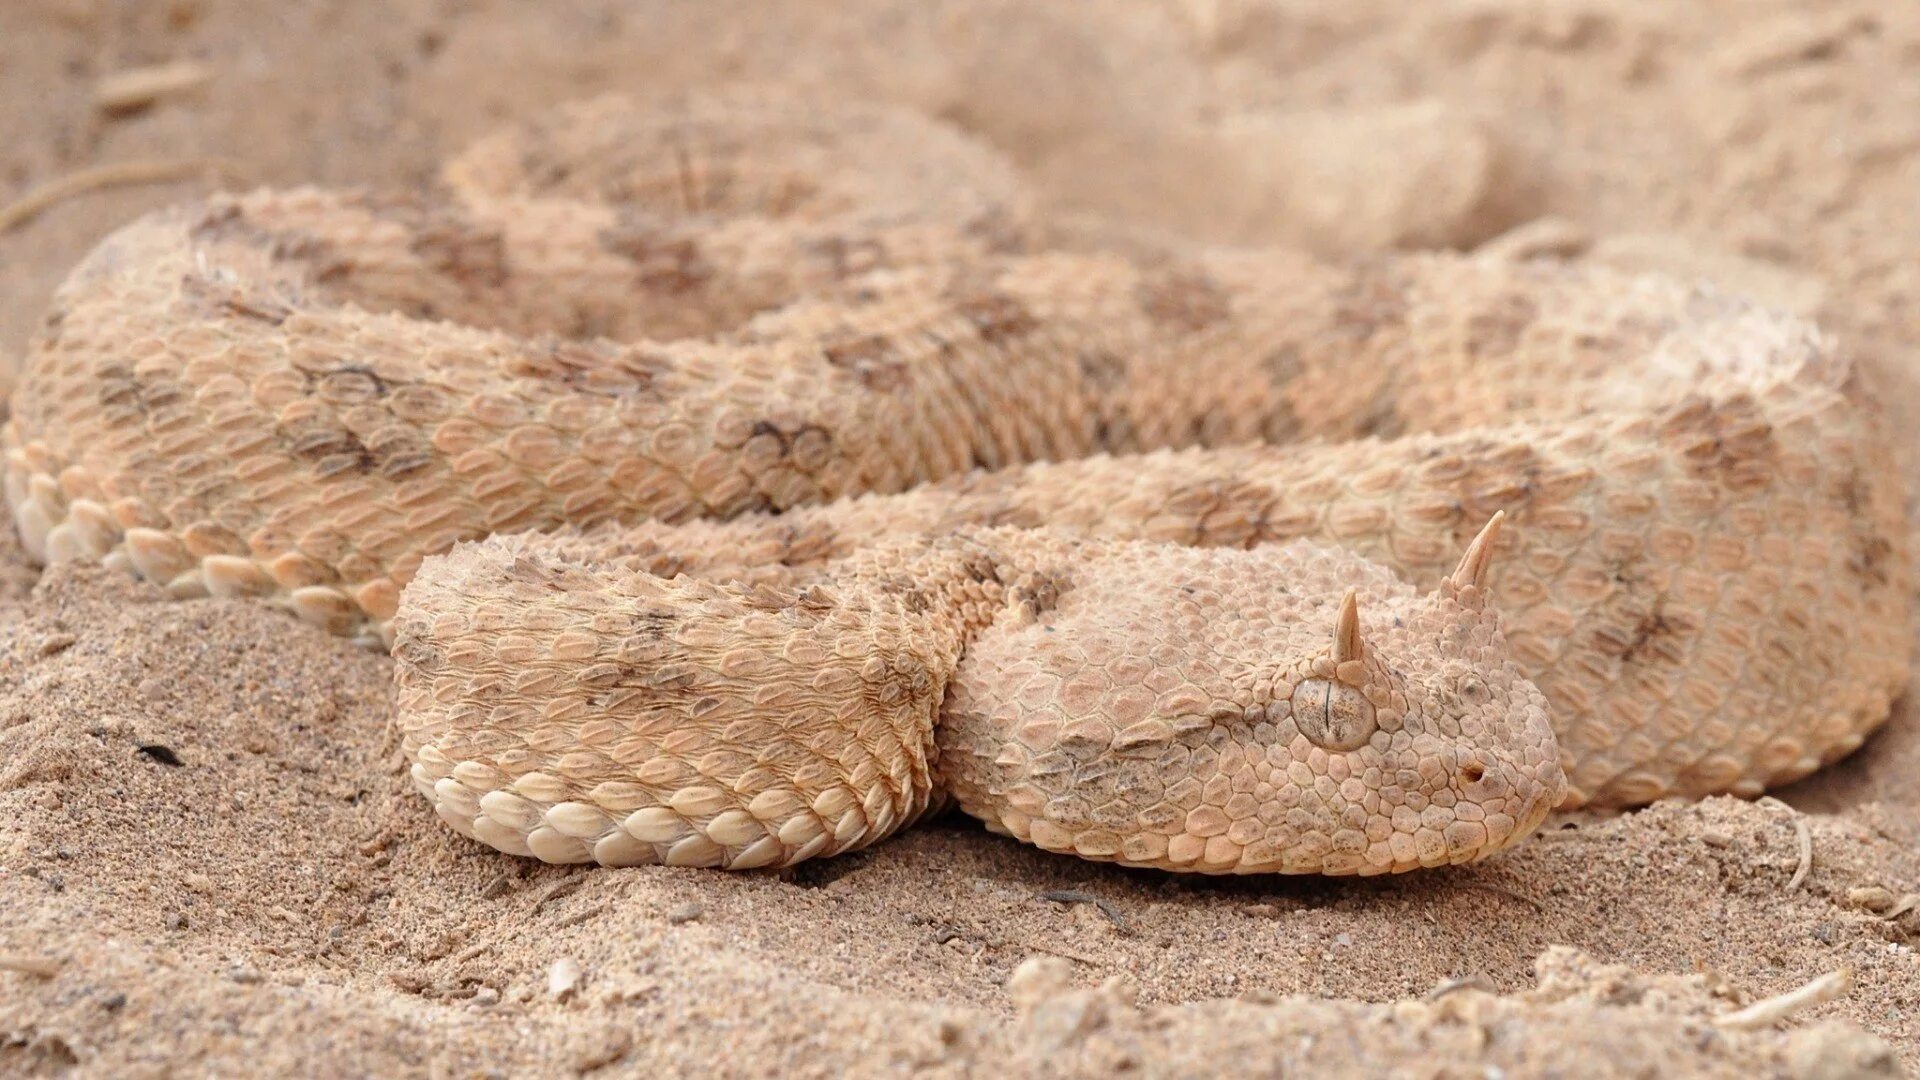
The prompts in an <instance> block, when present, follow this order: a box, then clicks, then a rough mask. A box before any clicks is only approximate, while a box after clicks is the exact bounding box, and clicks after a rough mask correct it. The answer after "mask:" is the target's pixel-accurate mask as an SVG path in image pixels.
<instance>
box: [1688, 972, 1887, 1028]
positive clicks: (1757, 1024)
mask: <svg viewBox="0 0 1920 1080" xmlns="http://www.w3.org/2000/svg"><path fill="white" fill-rule="evenodd" d="M1852 989H1853V969H1852V968H1850V967H1843V968H1841V969H1840V970H1838V971H1829V972H1827V973H1826V974H1825V975H1822V976H1820V977H1819V978H1817V979H1815V980H1813V981H1812V982H1810V983H1808V984H1806V985H1805V986H1802V987H1799V988H1798V989H1794V990H1789V991H1787V992H1786V993H1784V994H1775V995H1774V996H1773V997H1770V998H1762V999H1760V1000H1759V1001H1756V1002H1754V1003H1753V1004H1751V1005H1749V1006H1747V1007H1746V1008H1744V1009H1741V1010H1739V1011H1738V1012H1730V1013H1728V1014H1726V1015H1725V1016H1719V1017H1715V1018H1714V1021H1713V1022H1714V1024H1716V1025H1717V1026H1719V1027H1723V1028H1728V1029H1731V1030H1733V1031H1754V1030H1757V1029H1759V1028H1763V1027H1770V1026H1772V1025H1773V1024H1776V1023H1778V1022H1779V1021H1782V1020H1785V1019H1786V1018H1788V1017H1790V1016H1792V1015H1793V1014H1794V1013H1797V1012H1799V1011H1800V1010H1802V1009H1810V1008H1812V1007H1813V1006H1815V1005H1825V1004H1826V1003H1827V1002H1829V1001H1835V1000H1838V999H1840V998H1842V997H1845V996H1846V995H1847V991H1849V990H1852Z"/></svg>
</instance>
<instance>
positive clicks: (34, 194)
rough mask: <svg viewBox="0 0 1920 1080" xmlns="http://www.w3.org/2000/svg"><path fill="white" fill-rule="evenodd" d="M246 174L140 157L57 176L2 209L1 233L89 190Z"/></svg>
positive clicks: (223, 163) (228, 164) (220, 163)
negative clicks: (197, 177) (199, 177)
mask: <svg viewBox="0 0 1920 1080" xmlns="http://www.w3.org/2000/svg"><path fill="white" fill-rule="evenodd" d="M244 175H245V170H244V169H243V168H242V167H241V166H240V164H239V163H238V162H234V161H229V160H226V159H223V158H191V159H188V160H185V161H169V160H163V159H159V158H141V159H139V160H135V161H116V162H112V163H110V164H107V165H96V166H94V167H93V168H90V169H81V170H80V171H79V172H71V173H68V174H66V175H65V176H60V177H56V178H54V179H52V180H49V181H47V182H46V183H44V184H42V185H40V186H39V187H37V188H34V189H33V190H32V191H29V192H27V193H26V194H25V195H22V196H20V197H19V198H18V199H15V200H14V201H12V202H10V203H7V204H6V205H5V206H0V233H4V232H7V231H9V230H12V229H16V228H18V227H20V226H21V225H24V224H26V223H27V222H29V221H32V220H33V219H34V218H36V217H39V216H40V215H41V214H43V213H45V212H46V211H47V210H49V209H51V208H52V207H54V206H56V205H58V204H59V203H62V202H65V201H66V200H68V199H71V198H73V197H74V196H76V195H83V194H85V193H87V192H89V191H101V190H104V189H106V188H113V187H127V186H129V185H133V184H167V183H173V182H175V181H178V180H190V179H192V178H194V177H196V176H215V177H224V178H226V179H229V180H237V179H240V178H242V177H243V176H244Z"/></svg>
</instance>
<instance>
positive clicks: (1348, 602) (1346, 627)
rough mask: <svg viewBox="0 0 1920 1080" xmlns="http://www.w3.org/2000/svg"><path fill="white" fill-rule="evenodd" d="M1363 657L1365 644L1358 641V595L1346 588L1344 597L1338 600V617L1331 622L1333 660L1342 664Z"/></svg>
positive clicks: (1364, 655)
mask: <svg viewBox="0 0 1920 1080" xmlns="http://www.w3.org/2000/svg"><path fill="white" fill-rule="evenodd" d="M1365 657H1366V646H1364V645H1363V644H1361V641H1360V597H1359V594H1358V593H1356V592H1355V591H1354V590H1352V589H1348V590H1347V595H1346V598H1345V599H1343V600H1341V601H1340V617H1339V618H1337V619H1335V620H1334V623H1333V662H1334V663H1335V664H1344V663H1346V662H1347V661H1349V660H1363V659H1365Z"/></svg>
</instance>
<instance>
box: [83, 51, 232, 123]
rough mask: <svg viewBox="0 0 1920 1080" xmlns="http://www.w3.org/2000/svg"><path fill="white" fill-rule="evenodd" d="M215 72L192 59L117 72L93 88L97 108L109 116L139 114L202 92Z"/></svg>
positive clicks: (94, 105) (94, 104)
mask: <svg viewBox="0 0 1920 1080" xmlns="http://www.w3.org/2000/svg"><path fill="white" fill-rule="evenodd" d="M212 79H213V69H212V68H209V67H207V66H206V65H205V64H198V63H195V62H193V61H192V60H181V61H178V62H175V63H172V64H157V65H154V66H152V67H143V68H133V69H131V70H128V71H117V72H115V73H113V74H111V75H108V76H106V77H105V78H103V79H101V80H100V81H99V82H98V83H96V84H95V85H94V88H93V107H94V108H96V109H99V110H100V111H101V112H103V113H107V114H109V115H118V114H121V113H130V112H136V111H138V110H140V109H144V108H146V107H147V106H149V105H152V104H153V103H154V102H156V101H159V100H160V99H161V98H166V97H172V96H174V95H176V94H185V93H189V92H191V91H194V90H198V89H200V88H201V87H202V86H205V85H206V84H207V83H208V82H209V81H211V80H212Z"/></svg>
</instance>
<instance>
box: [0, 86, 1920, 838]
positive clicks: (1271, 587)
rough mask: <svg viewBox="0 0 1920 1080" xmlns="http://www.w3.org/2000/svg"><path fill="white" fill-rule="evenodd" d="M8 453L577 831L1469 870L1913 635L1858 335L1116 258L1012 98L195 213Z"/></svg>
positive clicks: (575, 114)
mask: <svg viewBox="0 0 1920 1080" xmlns="http://www.w3.org/2000/svg"><path fill="white" fill-rule="evenodd" d="M3 450H4V459H5V463H4V472H5V495H6V499H7V503H8V506H9V508H10V511H11V514H12V518H13V521H14V524H15V526H16V528H17V529H18V532H19V534H20V536H21V539H22V542H23V545H24V547H25V549H26V550H27V552H28V553H29V555H30V556H31V557H32V558H34V559H36V560H38V561H40V562H44V563H60V562H69V561H95V562H102V563H105V564H107V565H109V566H114V567H119V568H122V569H124V570H126V571H128V572H130V573H134V574H137V575H139V576H141V577H143V578H145V579H147V580H149V581H151V582H153V583H155V584H156V585H157V586H158V587H159V588H161V589H163V590H165V591H166V592H167V593H168V594H169V595H171V596H174V597H178V598H183V599H184V598H194V597H207V596H212V597H228V598H247V599H251V600H254V601H256V602H262V603H268V604H273V605H276V606H279V607H283V608H286V609H288V610H290V611H291V612H293V613H295V614H296V615H297V616H298V617H299V618H301V619H303V620H305V621H307V622H309V623H312V624H314V625H316V626H318V627H321V628H323V629H324V630H326V631H328V632H331V633H333V634H337V635H341V636H344V637H348V638H353V639H355V640H358V641H360V642H362V643H364V644H368V645H372V646H375V647H379V648H384V649H387V650H389V651H390V652H391V653H392V655H393V657H394V670H395V685H396V690H395V724H396V727H397V730H398V732H399V735H400V742H401V746H402V750H403V752H404V754H405V756H406V758H407V760H408V763H409V768H410V775H411V778H412V782H413V784H414V786H415V787H417V788H418V790H419V791H420V792H421V793H422V794H423V795H424V796H425V797H426V798H427V799H428V800H429V801H430V802H431V804H432V806H433V808H434V810H435V812H436V814H437V815H438V816H439V817H440V818H441V819H442V820H443V821H445V822H446V823H447V824H448V825H449V826H451V827H452V828H453V829H455V830H457V831H459V832H460V833H462V834H465V835H467V836H469V837H472V838H475V839H477V840H479V841H481V842H482V843H485V844H487V845H490V846H491V847H493V848H496V849H499V850H501V851H505V852H510V853H514V854H519V855H523V856H532V857H537V858H539V859H542V860H546V861H549V862H598V863H601V864H605V865H613V866H629V865H640V864H652V863H664V864H669V865H682V866H716V867H728V868H734V869H750V868H757V867H778V866H791V865H793V864H795V863H798V862H800V861H803V860H806V859H811V858H817V857H824V856H829V855H833V854H837V853H840V852H845V851H849V850H853V849H856V848H860V847H863V846H865V845H868V844H872V843H874V842H876V841H878V840H881V839H883V838H885V837H886V836H889V835H891V834H893V833H895V832H897V831H898V830H900V829H902V828H904V827H906V826H908V825H909V824H911V823H912V822H914V821H916V820H919V819H921V818H923V817H925V816H926V815H928V814H930V813H933V812H936V811H939V810H941V809H942V808H945V807H948V806H957V807H959V808H960V809H961V810H962V811H964V812H966V813H968V814H970V815H972V816H973V817H975V818H978V819H980V820H981V821H982V822H984V823H985V824H986V826H987V827H988V828H989V829H991V830H993V831H995V832H999V833H1004V834H1006V835H1010V836H1013V837H1015V838H1017V839H1019V840H1022V841H1025V842H1028V843H1031V844H1034V845H1037V846H1038V847H1041V848H1044V849H1047V850H1051V851H1058V852H1063V853H1070V854H1074V855H1077V856H1080V857H1083V858H1087V859H1093V860H1100V861H1110V862H1118V863H1123V864H1127V865H1133V866H1146V867H1158V868H1161V869H1166V870H1173V871H1189V872H1200V873H1215V874H1225V873H1323V874H1376V873H1387V872H1400V871H1406V870H1412V869H1415V868H1418V867H1432V866H1441V865H1449V864H1457V863H1464V862H1470V861H1474V860H1477V859H1481V858H1485V857H1487V856H1489V855H1491V854H1493V853H1495V852H1497V851H1501V850H1504V849H1505V848H1507V847H1509V846H1511V845H1513V844H1515V843H1518V842H1520V841H1521V840H1523V839H1524V838H1525V837H1526V836H1527V835H1528V834H1530V833H1531V832H1533V831H1534V830H1535V829H1536V828H1537V827H1538V826H1539V825H1540V823H1541V822H1542V821H1543V820H1545V818H1546V816H1547V815H1548V813H1549V812H1551V811H1553V810H1554V809H1556V808H1569V807H1581V806H1591V807H1596V808H1616V807H1631V806H1637V805H1642V804H1645V803H1648V802H1651V801H1653V800H1656V799H1659V798H1663V797H1669V796H1679V797H1701V796H1705V795H1710V794H1716V793H1732V794H1735V795H1741V796H1749V797H1751V796H1754V795H1758V794H1759V793H1760V792H1762V791H1764V790H1766V789H1767V788H1769V787H1772V786H1776V785H1779V784H1782V783H1785V782H1787V781H1790V780H1792V779H1795V778H1798V777H1801V776H1804V775H1806V774H1808V773H1810V772H1812V771H1813V770H1815V769H1817V768H1819V767H1821V766H1822V765H1824V764H1826V763H1828V762H1831V761H1834V760H1836V759H1837V758H1839V757H1841V756H1843V755H1845V754H1847V753H1849V752H1851V751H1852V750H1854V749H1855V748H1857V747H1858V746H1859V745H1860V744H1861V742H1862V741H1863V740H1864V739H1865V738H1866V736H1867V735H1868V734H1869V733H1871V732H1872V731H1873V730H1874V729H1875V728H1876V727H1877V726H1878V725H1879V724H1881V723H1882V722H1883V721H1884V720H1885V719H1886V717H1887V715H1888V712H1889V710H1890V708H1891V703H1892V701H1893V699H1894V697H1895V696H1896V695H1897V694H1898V693H1899V692H1900V691H1901V690H1902V688H1903V687H1904V686H1905V683H1906V679H1907V673H1908V664H1909V653H1910V648H1911V644H1912V640H1911V637H1912V631H1911V628H1910V601H1909V595H1910V591H1911V565H1910V561H1911V560H1910V554H1909V551H1908V545H1907V541H1906V529H1905V508H1904V500H1905V493H1904V491H1903V490H1902V487H1901V482H1900V480H1899V478H1898V476H1897V473H1896V472H1895V470H1894V468H1893V465H1892V461H1891V457H1890V450H1889V448H1888V443H1887V436H1886V433H1885V432H1884V431H1883V430H1882V422H1881V420H1880V418H1879V413H1878V410H1877V409H1876V407H1875V403H1874V401H1873V400H1872V397H1871V394H1870V393H1869V392H1868V391H1867V390H1866V389H1864V388H1863V386H1862V383H1861V378H1860V375H1859V372H1858V371H1857V370H1856V368H1855V366H1854V364H1853V363H1852V362H1851V360H1850V359H1849V357H1848V356H1847V354H1846V353H1845V352H1844V350H1843V349H1841V348H1840V347H1839V346H1838V345H1837V344H1836V343H1835V342H1833V341H1832V340H1830V339H1829V338H1828V337H1827V336H1826V335H1824V334H1823V333H1822V332H1821V331H1820V330H1819V329H1818V327H1816V326H1814V325H1813V324H1811V323H1809V322H1807V321H1805V320H1802V319H1799V318H1796V317H1793V316H1790V315H1785V314H1781V313H1777V312H1774V311H1771V310H1769V309H1767V308H1765V307H1762V306H1760V305H1758V304H1755V303H1753V302H1751V301H1748V300H1746V299H1743V298H1741V297H1738V296H1734V295H1730V294H1727V293H1724V292H1722V291H1720V290H1717V289H1715V288H1713V287H1712V286H1711V285H1708V284H1704V283H1693V282H1682V281H1677V280H1673V279H1668V278H1663V277H1659V276H1656V275H1641V274H1626V273H1621V272H1617V271H1611V270H1608V269H1606V268H1604V267H1600V266H1595V265H1585V264H1579V263H1569V262H1560V261H1551V260H1544V261H1520V260H1515V259H1511V258H1503V257H1498V256H1495V255H1486V254H1482V255H1476V254H1464V253H1457V252H1407V253H1392V254H1371V255H1366V254H1356V255H1355V256H1354V257H1353V258H1351V259H1349V260H1345V261H1338V262H1334V261H1325V260H1322V259H1319V258H1315V257H1310V256H1307V255H1304V254H1299V253H1294V252H1288V251H1276V250H1261V249H1251V248H1248V249H1240V248H1229V247H1203V246H1198V245H1192V246H1186V245H1176V244H1171V243H1170V244H1167V245H1164V246H1157V247H1155V248H1154V249H1152V250H1138V249H1136V248H1135V247H1129V246H1127V245H1122V244H1112V245H1108V244H1102V243H1099V242H1097V238H1096V239H1089V238H1088V237H1087V236H1086V235H1084V234H1083V233H1082V232H1073V231H1071V230H1062V229H1059V228H1057V227H1056V226H1055V224H1054V223H1053V222H1052V221H1050V220H1049V215H1048V214H1047V213H1046V212H1045V209H1044V207H1042V206H1041V205H1040V204H1039V203H1038V201H1037V200H1035V199H1034V198H1032V197H1031V196H1029V195H1028V194H1027V193H1026V191H1025V190H1024V188H1023V185H1022V183H1021V179H1020V176H1019V173H1018V170H1017V169H1016V168H1015V167H1014V166H1012V165H1011V164H1009V163H1008V162H1007V161H1006V160H1004V159H1003V158H1002V157H1001V156H1000V155H999V154H998V153H997V152H995V151H994V150H993V149H992V148H991V147H989V146H986V145H985V144H983V143H981V142H979V141H977V140H975V139H973V138H972V137H970V136H969V135H968V134H966V133H965V132H963V131H961V130H959V129H957V128H955V127H952V126H950V125H948V124H945V123H943V122H941V121H939V120H937V119H934V118H931V117H927V116H924V115H921V114H919V113H916V112H913V111H912V110H908V109H905V108H901V107H895V106H890V105H883V104H877V103H867V102H845V101H823V100H813V99H807V98H797V97H793V96H790V95H784V94H780V93H774V92H766V91H735V92H702V93H694V94H687V95H682V96H678V97H672V98H661V99H654V100H646V101H639V100H634V99H628V98H620V97H608V98H598V99H593V100H590V101H586V102H580V103H575V104H571V105H566V106H562V107H560V108H557V109H554V110H551V111H549V112H546V113H543V114H540V115H537V116H534V117H532V118H530V119H527V120H523V121H521V122H518V123H516V124H513V125H510V126H508V127H506V128H503V129H502V130H500V131H498V132H495V133H494V134H491V135H488V136H486V137H483V138H482V139H480V140H479V141H478V142H476V143H474V144H473V145H472V146H471V147H469V148H468V149H467V150H466V151H464V152H462V153H461V154H459V155H457V156H455V157H454V158H452V159H450V160H449V161H448V163H447V164H446V165H445V167H444V168H443V170H442V172H441V174H440V175H439V177H438V178H437V179H435V180H434V181H433V182H432V183H431V184H428V185H425V186H424V187H423V188H422V189H421V190H419V191H416V192H409V193H404V194H397V195H396V194H387V193H380V192H369V191H364V190H331V189H316V188H292V189H284V190H278V189H267V190H258V191H252V192H247V193H241V194H223V195H218V196H214V197H211V198H209V199H206V200H203V201H200V202H197V203H193V204H188V205H184V206H179V207H174V208H171V209H167V210H163V211H159V212H156V213H154V214H150V215H148V216H146V217H143V218H141V219H139V220H137V221H135V222H133V223H131V224H129V225H126V226H124V227H123V228H121V229H119V230H118V231H116V232H114V233H113V234H111V235H110V236H109V237H107V238H106V239H105V240H103V241H102V242H101V243H100V244H99V245H98V246H97V247H96V248H95V249H94V250H93V251H92V252H91V253H90V254H89V255H88V256H87V257H86V259H85V260H83V261H82V263H81V264H80V265H79V266H78V267H77V268H76V269H75V270H74V271H73V272H72V274H71V275H70V276H69V277H68V278H67V280H66V281H65V283H64V284H63V285H62V287H61V288H60V289H59V290H58V292H57V293H56V295H55V297H54V299H53V302H52V305H51V310H50V311H49V313H48V315H47V317H46V319H45V321H44V323H43V324H42V326H41V327H40V329H39V331H38V332H37V333H36V335H35V337H34V339H33V341H32V343H31V345H30V348H29V352H28V356H27V358H26V363H25V365H24V368H23V373H22V376H21V379H20V382H19V385H18V388H17V390H16V392H15V395H14V398H13V401H12V408H11V415H10V417H9V418H8V421H7V424H6V428H5V431H4V437H3Z"/></svg>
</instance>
